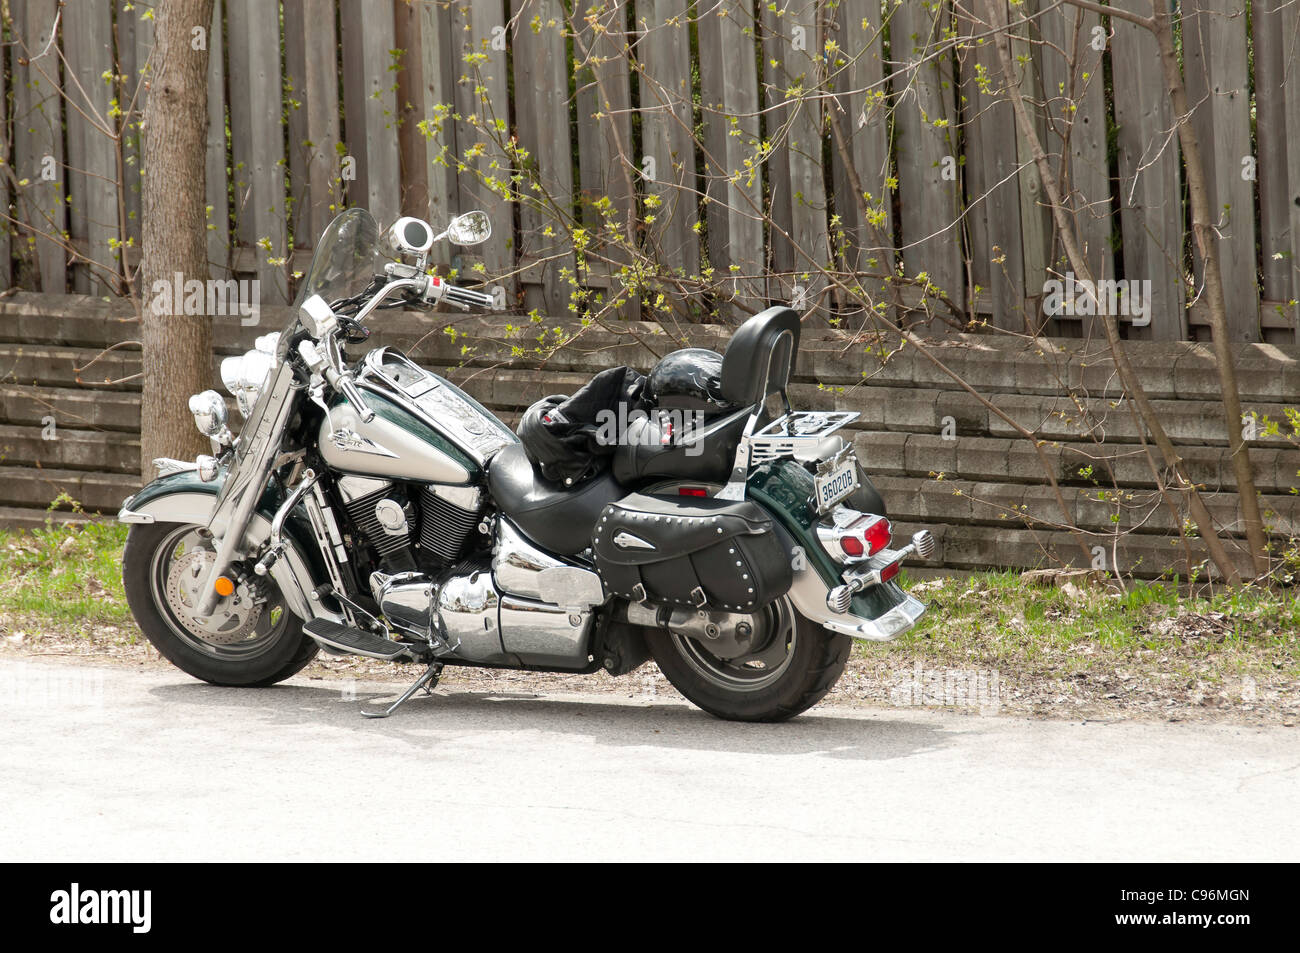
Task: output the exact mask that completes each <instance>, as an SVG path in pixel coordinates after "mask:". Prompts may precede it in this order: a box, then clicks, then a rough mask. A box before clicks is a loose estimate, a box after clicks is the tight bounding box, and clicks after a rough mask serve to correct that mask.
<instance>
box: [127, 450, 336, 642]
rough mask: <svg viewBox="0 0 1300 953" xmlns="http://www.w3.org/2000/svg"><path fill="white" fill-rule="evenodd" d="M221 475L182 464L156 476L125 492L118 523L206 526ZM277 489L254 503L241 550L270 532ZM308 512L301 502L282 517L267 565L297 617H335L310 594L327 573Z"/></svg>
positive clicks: (257, 543) (247, 550)
mask: <svg viewBox="0 0 1300 953" xmlns="http://www.w3.org/2000/svg"><path fill="white" fill-rule="evenodd" d="M221 483H222V480H221V478H220V477H218V479H216V480H213V481H211V482H207V483H205V482H204V481H202V480H200V479H199V477H198V474H197V473H195V472H194V471H190V470H186V471H181V472H179V473H171V474H168V475H167V476H164V477H160V478H159V479H157V480H154V481H153V482H152V483H150V484H149V485H147V486H146V487H145V488H144V489H142V490H141V491H140V492H139V493H136V494H134V495H133V496H129V497H127V498H126V500H125V501H123V503H122V509H121V511H120V512H119V513H118V514H117V518H118V520H120V521H121V522H123V523H194V524H195V525H198V526H206V525H207V523H208V519H209V517H210V516H211V515H212V510H213V508H214V507H215V505H216V500H217V494H218V493H219V492H220V490H221ZM276 497H277V494H274V493H272V492H270V491H268V492H267V493H266V495H265V496H263V498H262V500H261V501H260V502H259V503H258V508H257V511H256V512H255V513H254V514H253V518H252V519H251V520H249V523H248V529H247V530H246V531H245V533H244V539H243V541H242V544H241V552H243V553H251V552H253V551H255V550H256V549H257V548H258V547H259V546H261V545H262V544H263V543H265V542H266V541H267V540H268V539H269V538H270V536H271V520H272V519H273V518H274V516H275V511H276V508H277V506H278V501H277V499H276ZM309 527H310V524H309V522H308V520H307V515H306V513H305V511H303V509H302V506H301V504H300V505H299V506H298V507H297V508H296V509H295V510H294V512H293V513H292V514H290V517H289V519H288V520H286V521H285V528H284V535H283V539H284V542H285V550H284V553H283V555H282V556H281V557H280V558H279V559H277V560H276V561H275V564H274V565H272V567H271V578H272V579H274V580H275V583H276V585H277V586H279V588H280V592H281V593H282V594H283V595H284V598H285V604H286V605H287V606H288V607H289V609H290V611H292V612H293V614H294V615H296V616H298V617H299V618H300V619H304V620H306V619H312V618H327V619H333V620H335V621H337V620H338V617H337V616H336V615H335V614H334V613H331V612H329V611H327V610H325V609H324V608H323V607H322V606H321V605H320V603H319V601H316V602H313V601H312V600H311V597H310V594H311V593H312V592H314V591H315V590H316V588H317V587H318V586H319V585H320V584H321V582H323V581H325V580H327V579H328V575H327V574H326V572H325V569H324V566H323V565H322V564H321V561H320V552H319V547H318V546H317V545H316V541H315V538H314V537H313V536H312V534H311V530H310V528H309Z"/></svg>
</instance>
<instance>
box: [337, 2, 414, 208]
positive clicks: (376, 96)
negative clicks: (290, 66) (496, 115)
mask: <svg viewBox="0 0 1300 953" xmlns="http://www.w3.org/2000/svg"><path fill="white" fill-rule="evenodd" d="M339 29H340V32H341V39H342V41H343V133H344V138H345V141H346V143H347V157H349V158H351V159H353V160H354V166H353V168H354V169H355V171H356V180H355V181H354V182H350V183H349V184H348V199H349V204H351V205H360V206H362V207H364V208H368V209H370V211H371V212H372V213H373V214H374V216H375V218H376V219H377V220H379V221H380V222H383V223H384V224H388V223H391V222H392V221H393V220H394V219H396V218H397V217H398V214H399V213H400V211H401V206H402V195H401V189H402V185H401V183H402V178H401V159H400V157H399V154H398V146H397V118H398V117H397V97H396V90H395V85H396V80H395V74H394V66H395V65H396V64H395V63H394V54H393V50H394V49H395V43H396V41H395V39H394V35H393V30H394V26H393V8H392V7H391V6H390V5H388V4H385V3H380V4H376V3H374V2H370V3H365V2H363V0H341V2H340V4H339Z"/></svg>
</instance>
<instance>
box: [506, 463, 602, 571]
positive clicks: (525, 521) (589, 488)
mask: <svg viewBox="0 0 1300 953" xmlns="http://www.w3.org/2000/svg"><path fill="white" fill-rule="evenodd" d="M488 489H489V490H491V492H492V499H493V501H494V502H495V503H496V505H497V507H498V508H499V509H500V510H501V512H502V513H504V514H505V515H506V516H508V517H509V518H510V521H511V522H512V523H514V524H515V526H517V527H519V531H520V532H522V533H523V534H524V535H525V536H527V537H528V538H529V539H531V540H532V541H533V542H534V543H536V544H537V545H538V546H540V547H542V548H543V549H546V550H550V551H551V552H553V553H555V554H557V555H560V556H572V555H573V554H574V553H580V552H582V551H583V550H584V549H586V548H587V547H588V546H590V545H591V530H592V527H594V526H595V525H596V520H597V519H599V518H600V511H601V510H603V509H604V508H605V504H606V503H610V502H613V501H614V500H618V499H622V498H623V497H624V496H625V495H626V491H625V490H624V489H623V488H622V487H620V486H619V485H618V483H616V482H615V480H614V478H613V476H611V475H610V473H609V471H608V470H606V471H605V472H604V473H601V474H600V475H599V476H595V477H592V478H591V479H589V480H584V481H582V482H581V483H578V484H576V485H574V486H572V487H561V486H557V485H556V484H554V483H551V482H550V481H549V480H546V479H545V478H543V477H542V475H541V474H539V473H538V472H537V471H536V469H534V467H533V462H532V461H531V460H529V459H528V453H527V452H526V451H525V450H524V447H523V444H518V443H512V444H510V445H509V446H506V447H502V448H501V450H500V451H498V452H497V454H496V455H495V456H494V457H493V458H492V459H491V460H490V461H489V462H488Z"/></svg>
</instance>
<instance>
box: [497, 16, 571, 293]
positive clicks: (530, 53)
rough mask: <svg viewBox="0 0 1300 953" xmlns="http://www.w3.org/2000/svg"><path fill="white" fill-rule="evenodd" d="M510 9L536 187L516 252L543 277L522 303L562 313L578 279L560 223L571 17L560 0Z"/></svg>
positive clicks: (567, 193) (566, 208) (566, 184)
mask: <svg viewBox="0 0 1300 953" xmlns="http://www.w3.org/2000/svg"><path fill="white" fill-rule="evenodd" d="M510 8H511V9H510V13H511V23H512V24H513V27H514V29H513V33H512V39H513V41H514V43H513V57H512V59H513V66H514V96H515V124H516V127H517V129H518V135H519V144H520V145H521V146H522V147H523V149H524V150H526V151H527V153H528V154H529V159H528V160H527V162H526V163H524V165H525V176H526V181H529V182H536V184H537V185H538V186H539V189H537V190H534V189H532V188H528V189H526V190H525V194H526V196H527V199H528V201H527V202H526V203H525V204H523V205H522V207H521V208H520V210H519V219H520V234H519V247H518V255H519V259H520V262H521V264H526V265H528V266H531V268H532V270H533V271H534V273H535V274H536V276H537V277H538V278H540V280H541V288H540V289H539V290H540V294H536V295H532V294H529V295H525V298H524V308H525V309H526V310H530V311H531V310H533V309H534V308H536V309H538V310H539V311H542V312H544V313H547V314H563V313H565V312H566V311H567V310H568V305H569V300H570V295H571V294H572V292H573V290H574V289H573V284H572V282H574V281H576V278H575V271H576V266H575V261H574V251H573V247H572V244H571V243H570V241H569V239H568V234H567V233H566V231H565V229H564V228H563V227H557V225H558V224H559V223H564V222H568V223H570V225H572V224H573V223H574V207H573V152H572V149H571V148H570V144H569V143H570V139H569V136H568V135H567V133H568V131H569V77H568V73H567V69H566V64H567V63H568V58H567V57H566V56H565V36H564V33H565V29H566V26H567V21H566V17H565V10H564V6H563V4H562V3H560V2H559V0H511V3H510ZM534 203H536V204H534ZM538 205H541V206H543V208H541V209H539V208H538V207H537V206H538Z"/></svg>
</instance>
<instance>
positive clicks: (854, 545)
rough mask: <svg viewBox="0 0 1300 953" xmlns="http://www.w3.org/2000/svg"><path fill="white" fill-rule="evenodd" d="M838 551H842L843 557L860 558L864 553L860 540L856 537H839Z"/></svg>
mask: <svg viewBox="0 0 1300 953" xmlns="http://www.w3.org/2000/svg"><path fill="white" fill-rule="evenodd" d="M840 549H842V550H844V555H845V556H861V555H862V554H863V553H864V552H865V549H864V548H863V546H862V540H860V539H858V538H857V537H856V536H841V537H840Z"/></svg>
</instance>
